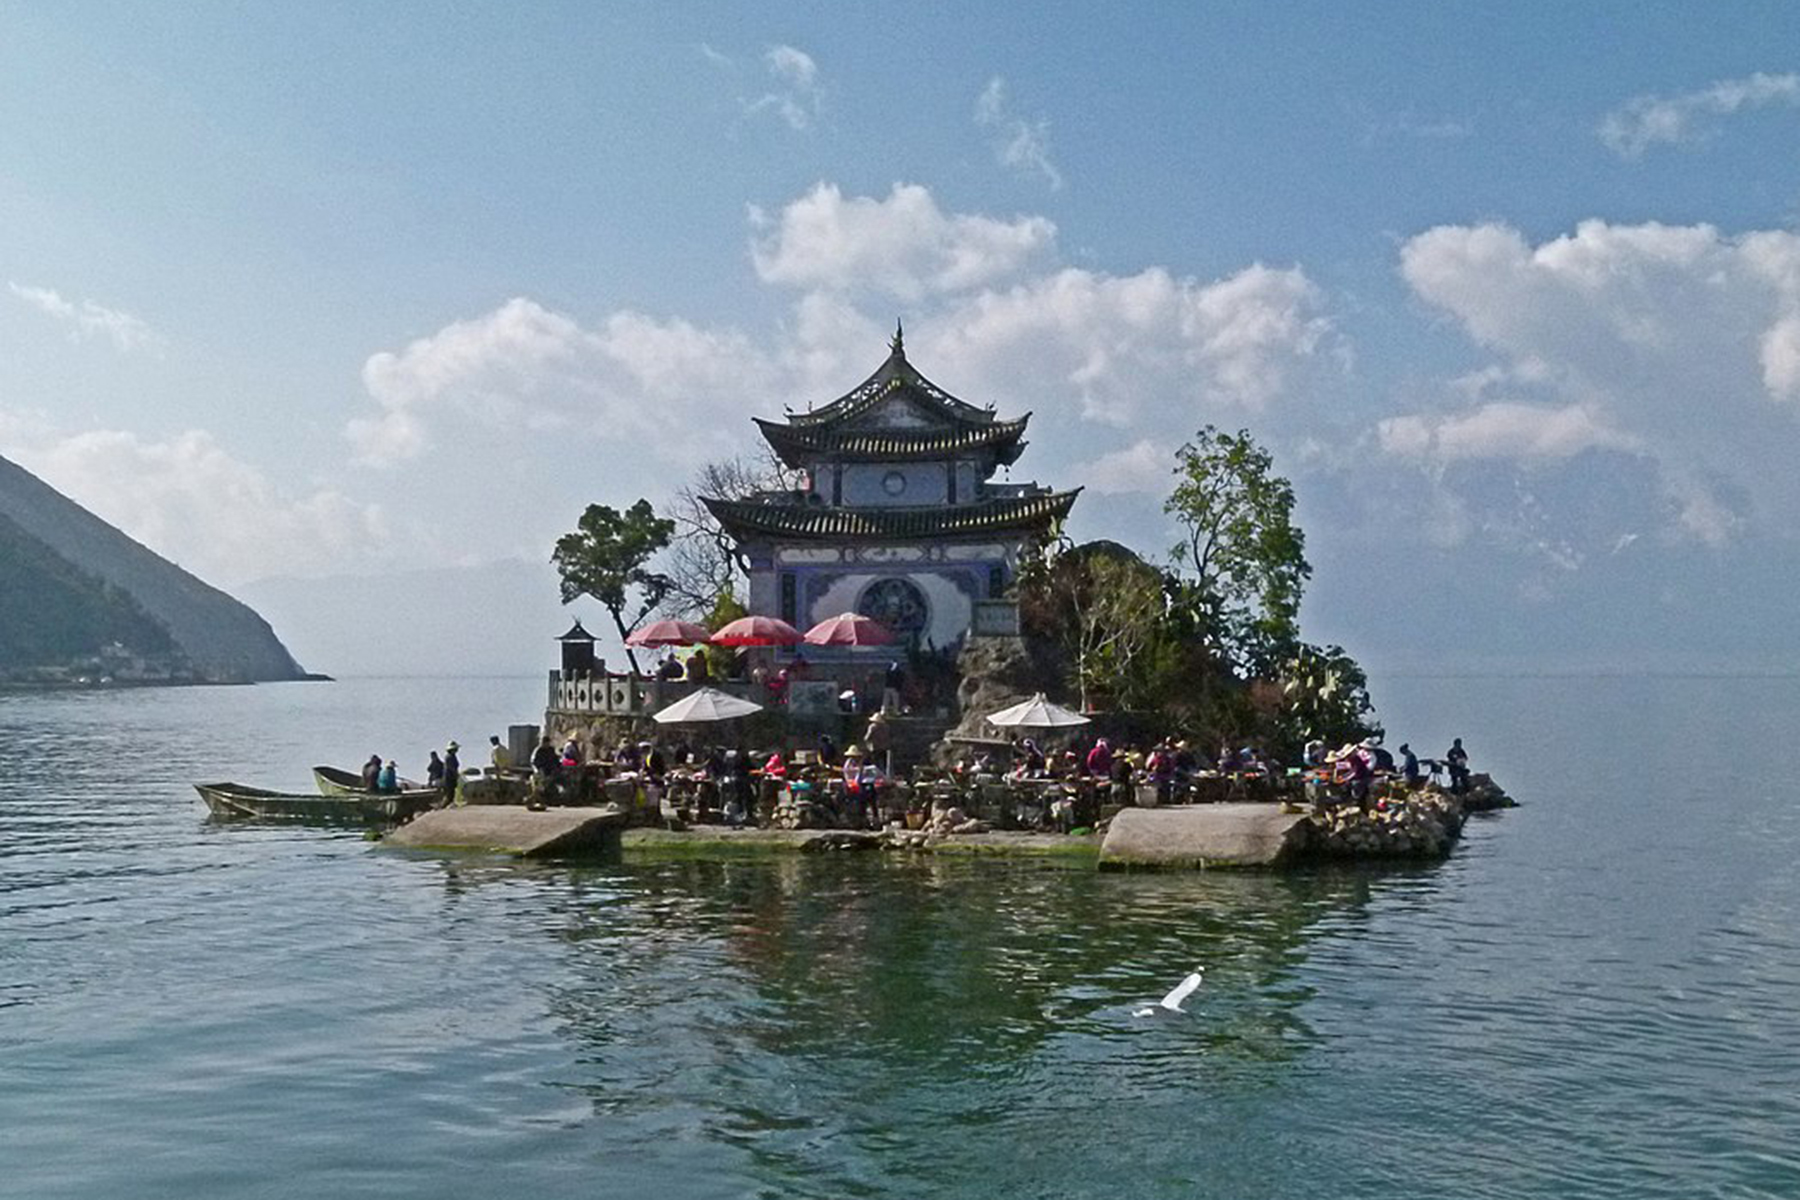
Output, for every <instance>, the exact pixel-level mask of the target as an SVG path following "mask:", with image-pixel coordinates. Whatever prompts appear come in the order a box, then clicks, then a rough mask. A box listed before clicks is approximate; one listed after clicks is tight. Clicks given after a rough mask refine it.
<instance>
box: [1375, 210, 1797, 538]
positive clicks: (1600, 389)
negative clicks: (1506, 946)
mask: <svg viewBox="0 0 1800 1200" xmlns="http://www.w3.org/2000/svg"><path fill="white" fill-rule="evenodd" d="M1401 270H1402V273H1403V275H1404V277H1405V278H1406V280H1407V282H1408V283H1409V284H1410V285H1411V286H1412V288H1413V290H1414V291H1415V293H1416V294H1417V295H1418V296H1419V297H1420V298H1421V299H1423V300H1424V301H1426V302H1427V303H1429V304H1431V305H1432V306H1434V307H1436V308H1438V309H1440V310H1441V311H1443V312H1444V313H1446V314H1447V315H1448V316H1450V317H1451V318H1452V319H1453V320H1454V321H1455V322H1456V323H1457V324H1458V325H1459V326H1460V327H1461V328H1462V329H1463V330H1464V331H1465V332H1467V334H1468V335H1469V336H1470V337H1471V338H1473V339H1474V340H1475V341H1476V342H1478V343H1480V344H1481V345H1483V346H1485V347H1487V348H1489V349H1490V350H1491V351H1493V352H1494V353H1495V354H1496V355H1498V356H1499V361H1498V362H1497V363H1495V364H1492V365H1491V366H1490V367H1489V368H1488V369H1487V371H1485V372H1476V373H1475V374H1474V375H1472V376H1471V377H1470V379H1472V380H1474V381H1475V386H1474V387H1473V389H1472V395H1471V399H1473V400H1475V401H1476V402H1477V403H1483V404H1484V406H1483V407H1478V408H1476V409H1475V410H1474V411H1471V412H1465V413H1460V414H1452V415H1449V416H1447V417H1442V418H1436V419H1431V420H1427V419H1425V418H1410V417H1409V418H1396V419H1395V420H1394V421H1390V422H1387V423H1385V424H1384V426H1383V427H1382V431H1381V433H1382V437H1383V439H1384V441H1385V442H1387V443H1388V444H1390V445H1391V446H1395V447H1398V446H1402V445H1405V446H1411V447H1418V446H1424V447H1426V448H1427V449H1429V451H1430V453H1431V454H1433V455H1435V456H1436V457H1437V458H1439V459H1440V460H1442V459H1446V458H1450V457H1457V456H1462V457H1469V456H1471V455H1472V454H1474V453H1475V452H1476V447H1478V446H1486V447H1487V448H1488V450H1487V452H1489V453H1493V454H1502V455H1507V456H1511V457H1516V458H1534V457H1535V458H1540V459H1541V458H1544V457H1554V456H1557V455H1562V454H1566V453H1570V452H1573V450H1574V449H1579V448H1583V447H1586V446H1601V447H1605V448H1611V449H1634V450H1636V451H1637V452H1638V453H1641V454H1643V455H1646V456H1648V457H1649V458H1651V459H1653V460H1654V461H1655V462H1656V463H1657V464H1658V465H1659V468H1660V471H1661V475H1662V484H1663V488H1664V492H1665V494H1666V496H1668V497H1669V498H1670V499H1671V500H1673V501H1674V502H1675V504H1676V505H1677V506H1678V508H1679V511H1680V514H1681V515H1680V517H1679V521H1678V525H1679V527H1680V528H1681V529H1683V530H1685V531H1686V532H1687V533H1688V534H1689V535H1691V536H1695V537H1698V538H1700V539H1702V540H1706V541H1718V540H1719V539H1721V538H1725V537H1730V536H1736V535H1737V534H1738V533H1740V532H1743V531H1744V530H1746V529H1748V527H1749V521H1750V519H1751V517H1752V516H1753V515H1755V513H1753V512H1752V511H1751V510H1756V513H1760V514H1761V515H1762V516H1763V517H1765V518H1770V519H1773V520H1774V521H1775V522H1776V523H1777V524H1781V525H1787V524H1791V523H1792V521H1793V520H1794V519H1795V518H1797V517H1800V482H1797V481H1796V479H1795V472H1793V471H1791V470H1790V469H1789V468H1788V467H1787V465H1786V464H1787V462H1788V460H1789V459H1791V457H1792V455H1793V453H1794V451H1795V450H1796V448H1797V445H1796V443H1797V442H1800V436H1797V435H1800V426H1797V425H1796V423H1795V422H1796V417H1797V416H1800V413H1797V412H1796V411H1795V408H1794V406H1793V402H1795V401H1800V235H1795V234H1792V233H1788V232H1785V231H1763V232H1755V233H1749V234H1744V235H1740V236H1736V237H1732V236H1727V235H1725V234H1722V233H1721V232H1720V231H1719V230H1717V229H1715V228H1713V227H1711V226H1707V225H1694V226H1668V225H1659V224H1653V223H1651V224H1641V225H1612V224H1609V223H1607V222H1604V221H1585V222H1582V223H1581V224H1580V225H1579V226H1578V227H1577V228H1576V230H1575V232H1574V233H1573V234H1569V235H1565V236H1562V237H1558V238H1553V239H1550V240H1548V241H1545V242H1543V243H1541V244H1539V245H1536V246H1533V245H1531V244H1529V243H1527V241H1526V240H1525V238H1524V237H1523V236H1522V235H1520V234H1519V233H1518V232H1517V231H1516V230H1513V229H1510V228H1508V227H1506V226H1502V225H1492V224H1490V225H1480V226H1447V227H1442V228H1438V229H1433V230H1430V231H1427V232H1425V233H1422V234H1420V235H1418V236H1417V237H1415V238H1413V239H1412V240H1411V241H1409V242H1407V243H1406V245H1405V246H1404V247H1403V249H1402V251H1401ZM1495 381H1501V382H1506V383H1509V384H1510V385H1511V386H1514V387H1516V388H1518V389H1520V390H1521V391H1524V392H1527V393H1530V394H1533V395H1534V396H1536V397H1537V398H1539V399H1541V401H1542V404H1540V405H1538V406H1535V407H1534V406H1533V405H1527V404H1517V403H1513V404H1493V403H1484V402H1485V398H1486V394H1487V392H1488V390H1489V386H1488V385H1489V384H1491V383H1493V382H1495Z"/></svg>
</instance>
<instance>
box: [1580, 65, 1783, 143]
mask: <svg viewBox="0 0 1800 1200" xmlns="http://www.w3.org/2000/svg"><path fill="white" fill-rule="evenodd" d="M1775 104H1781V105H1786V106H1788V107H1794V106H1796V105H1800V75H1795V74H1786V75H1767V74H1764V73H1762V72H1760V71H1759V72H1757V73H1756V74H1754V75H1748V76H1745V77H1744V78H1742V79H1723V80H1720V81H1719V82H1717V83H1715V84H1713V85H1712V86H1710V87H1706V88H1702V89H1700V90H1699V91H1697V92H1686V93H1683V94H1681V95H1678V96H1637V97H1634V98H1633V99H1631V100H1629V101H1627V102H1626V103H1625V104H1624V105H1623V106H1621V107H1619V108H1617V109H1615V110H1613V111H1612V112H1610V113H1607V114H1606V116H1605V117H1604V118H1603V119H1602V120H1601V122H1600V129H1599V134H1600V140H1601V141H1603V142H1605V143H1606V145H1607V146H1608V148H1610V149H1611V150H1612V151H1613V152H1614V153H1615V154H1618V155H1620V156H1621V157H1623V158H1636V157H1637V156H1639V155H1640V154H1642V153H1643V152H1644V151H1645V150H1647V149H1649V148H1650V147H1651V146H1654V145H1657V144H1658V143H1662V144H1665V145H1671V146H1687V145H1694V144H1696V143H1699V142H1702V141H1704V140H1706V139H1707V138H1708V137H1710V136H1712V134H1713V132H1714V129H1713V126H1714V124H1715V122H1713V121H1710V120H1708V118H1716V117H1728V116H1731V115H1732V114H1733V113H1737V112H1741V111H1744V110H1746V109H1757V108H1767V107H1769V106H1770V105H1775Z"/></svg>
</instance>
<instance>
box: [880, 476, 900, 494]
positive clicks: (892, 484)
mask: <svg viewBox="0 0 1800 1200" xmlns="http://www.w3.org/2000/svg"><path fill="white" fill-rule="evenodd" d="M881 490H882V491H884V492H886V493H887V494H888V495H890V496H898V495H899V494H900V493H901V492H904V491H905V490H906V476H904V475H902V474H901V473H900V472H898V471H889V472H888V473H887V474H886V475H883V476H882V477H881Z"/></svg>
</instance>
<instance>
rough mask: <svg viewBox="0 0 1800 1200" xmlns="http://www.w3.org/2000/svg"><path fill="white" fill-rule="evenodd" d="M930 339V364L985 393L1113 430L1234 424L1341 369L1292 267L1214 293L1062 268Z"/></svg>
mask: <svg viewBox="0 0 1800 1200" xmlns="http://www.w3.org/2000/svg"><path fill="white" fill-rule="evenodd" d="M936 328H937V329H938V333H937V336H936V339H935V344H934V346H935V351H936V353H937V354H939V355H940V356H941V357H942V359H943V361H946V362H947V363H949V364H953V365H955V366H956V367H958V368H959V369H961V370H962V372H963V373H964V374H965V375H968V376H971V377H973V378H974V379H975V380H977V381H978V382H979V383H980V384H981V386H982V387H983V388H985V389H988V390H990V391H992V392H995V393H998V394H1000V395H1005V396H1021V395H1022V396H1023V397H1024V398H1029V397H1031V396H1033V395H1045V396H1055V397H1059V398H1065V399H1067V400H1073V401H1074V402H1075V403H1076V404H1077V405H1078V406H1079V411H1080V413H1081V415H1082V416H1084V417H1085V418H1087V419H1089V420H1092V421H1098V422H1101V423H1104V424H1110V425H1116V426H1121V427H1130V426H1132V425H1134V424H1139V423H1152V422H1154V423H1157V424H1158V425H1159V426H1160V424H1161V422H1162V421H1163V420H1176V421H1179V422H1180V425H1178V426H1177V427H1178V428H1179V427H1181V426H1187V425H1196V424H1198V423H1200V422H1202V421H1204V420H1209V419H1213V418H1214V417H1221V418H1226V419H1233V418H1235V417H1241V416H1243V415H1244V414H1245V413H1249V412H1258V411H1262V410H1266V409H1268V408H1269V407H1270V406H1271V405H1273V404H1274V403H1275V402H1276V401H1277V400H1278V399H1280V398H1281V397H1283V396H1291V395H1294V394H1295V393H1296V392H1299V391H1304V390H1306V389H1304V388H1302V387H1301V386H1300V385H1301V384H1302V383H1303V382H1305V381H1306V380H1308V379H1309V378H1312V377H1315V376H1316V373H1318V372H1324V373H1326V374H1328V375H1333V376H1335V375H1337V374H1339V373H1340V372H1341V370H1342V363H1341V361H1340V359H1339V357H1338V355H1337V354H1336V353H1335V351H1336V350H1337V349H1338V348H1339V347H1338V344H1337V338H1336V332H1335V327H1334V326H1333V323H1332V321H1331V318H1330V316H1329V315H1328V314H1327V312H1326V311H1325V303H1324V296H1323V294H1322V293H1321V292H1320V290H1319V288H1318V287H1317V285H1315V284H1314V283H1313V282H1312V281H1311V280H1310V279H1308V278H1307V277H1306V274H1305V272H1303V271H1301V270H1300V269H1299V268H1297V267H1293V268H1287V269H1276V268H1271V267H1265V266H1261V265H1255V266H1250V267H1246V268H1245V269H1243V270H1242V271H1239V272H1238V273H1236V274H1235V275H1232V276H1229V277H1227V278H1225V279H1221V280H1216V281H1213V282H1202V281H1199V280H1195V279H1192V278H1183V277H1179V276H1175V275H1172V274H1170V273H1169V272H1168V271H1167V270H1165V269H1163V268H1160V267H1151V268H1148V269H1146V270H1143V271H1140V272H1138V273H1136V274H1133V275H1108V274H1103V273H1099V272H1093V271H1086V270H1080V269H1077V268H1064V269H1062V270H1059V271H1055V272H1052V273H1049V274H1045V275H1041V276H1038V277H1036V278H1032V279H1029V280H1026V281H1023V282H1021V283H1018V284H1016V285H1014V286H1012V287H1010V288H1008V289H1006V290H1004V291H998V290H995V291H986V292H983V293H981V294H979V295H975V296H971V297H968V298H967V299H966V301H964V302H963V303H960V304H958V305H957V306H955V307H954V308H953V309H952V310H951V311H950V312H949V313H947V314H946V315H945V316H944V317H943V318H941V319H940V321H939V322H938V324H937V326H936Z"/></svg>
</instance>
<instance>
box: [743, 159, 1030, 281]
mask: <svg viewBox="0 0 1800 1200" xmlns="http://www.w3.org/2000/svg"><path fill="white" fill-rule="evenodd" d="M751 219H752V221H753V223H756V224H759V225H762V226H765V227H766V226H771V225H772V228H769V229H768V231H767V232H766V233H765V234H764V235H763V236H761V237H758V238H755V239H754V240H753V241H752V244H751V258H752V261H753V262H754V263H755V265H756V272H757V274H758V275H759V276H761V277H762V279H763V280H764V281H766V282H769V283H780V284H787V285H791V286H795V287H802V288H825V289H829V290H870V291H877V292H884V293H886V294H887V295H889V296H893V297H896V298H898V299H901V300H906V301H917V300H920V299H922V298H924V297H926V296H929V295H932V294H934V293H943V292H958V291H968V290H970V289H974V288H979V287H983V286H986V285H989V284H993V283H996V282H999V281H1001V280H1005V279H1008V278H1011V277H1013V276H1016V275H1018V274H1019V273H1020V272H1021V271H1023V270H1024V269H1026V268H1027V267H1030V266H1032V265H1033V264H1035V263H1037V262H1040V261H1041V260H1042V259H1044V258H1045V257H1046V256H1047V255H1048V254H1049V253H1050V252H1051V251H1052V250H1053V249H1054V247H1055V242H1056V226H1055V225H1054V224H1052V223H1051V222H1050V221H1048V220H1046V219H1045V218H1043V217H1023V216H1022V217H1015V218H1013V219H1011V220H1004V219H999V218H995V217H988V216H980V215H969V214H963V213H946V212H945V211H944V210H943V209H941V208H940V207H938V203H937V200H936V198H935V197H933V196H932V194H931V192H930V191H929V190H928V189H926V188H923V187H920V186H919V185H917V184H903V183H897V184H895V185H894V186H893V188H892V190H890V191H889V193H888V195H887V197H886V198H885V199H877V198H875V197H871V196H852V197H846V196H845V195H844V194H843V193H842V192H841V191H839V190H838V188H837V185H835V184H829V183H820V184H818V185H816V186H815V187H814V188H813V189H812V190H811V191H810V192H808V193H806V194H805V195H804V196H801V197H800V198H799V199H797V200H795V201H793V202H792V203H790V204H788V205H787V206H786V207H785V208H783V209H782V211H781V216H780V217H779V219H777V220H773V221H771V220H770V219H769V218H768V217H766V216H765V215H764V214H762V213H760V212H758V211H756V210H752V212H751Z"/></svg>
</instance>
